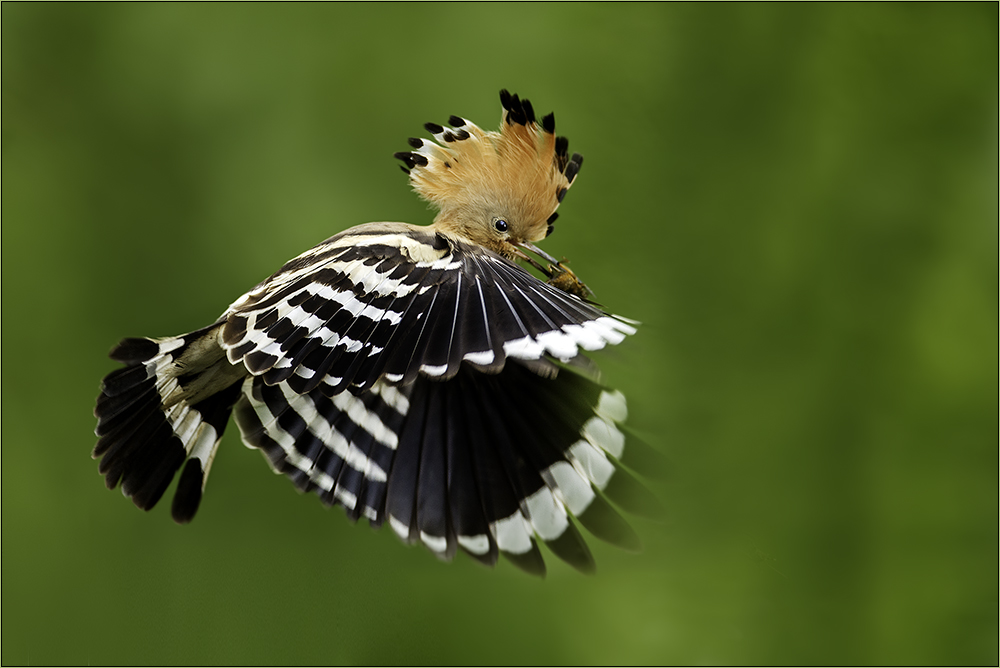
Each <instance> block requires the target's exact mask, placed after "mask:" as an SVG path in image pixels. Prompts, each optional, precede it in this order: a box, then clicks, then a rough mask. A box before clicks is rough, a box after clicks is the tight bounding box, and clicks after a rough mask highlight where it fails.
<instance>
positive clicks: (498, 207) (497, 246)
mask: <svg viewBox="0 0 1000 668" xmlns="http://www.w3.org/2000/svg"><path fill="white" fill-rule="evenodd" d="M501 102H502V104H503V107H504V111H503V116H502V119H501V128H500V131H499V132H489V131H484V130H482V129H481V128H479V127H478V126H477V125H475V124H474V123H472V122H471V121H468V120H465V119H463V118H459V117H457V116H452V117H451V119H450V123H451V125H452V126H453V129H445V128H443V127H441V126H438V125H435V124H433V123H428V124H427V125H426V127H427V129H428V130H429V131H430V132H431V133H432V134H433V135H434V139H435V141H433V142H432V141H427V140H421V139H412V140H410V144H411V146H413V147H414V149H415V150H414V151H412V152H408V153H399V154H397V157H399V158H400V159H401V160H403V161H404V162H405V163H406V164H407V167H409V169H408V170H407V171H408V172H409V174H410V183H411V184H412V185H413V188H414V190H416V191H417V193H418V194H419V195H420V196H421V197H422V198H424V199H425V200H427V201H428V202H430V203H431V204H433V205H434V206H435V207H436V208H437V209H438V210H439V212H438V214H437V216H436V217H435V219H434V227H435V228H437V229H439V230H441V231H443V232H447V233H450V234H454V235H457V236H460V237H463V238H466V239H468V240H470V241H472V242H474V243H476V244H478V245H480V246H484V247H486V248H489V249H490V250H492V251H494V252H496V253H499V254H501V255H503V256H505V257H508V258H510V257H513V256H514V255H516V253H517V251H516V247H518V246H520V245H522V244H525V243H531V242H534V241H539V240H541V239H543V238H545V236H546V235H547V234H548V233H549V232H550V231H551V222H552V221H553V220H554V219H555V216H554V214H555V211H556V209H557V208H558V207H559V202H560V201H561V199H562V196H563V195H564V194H565V192H566V190H567V189H568V188H569V187H570V185H571V184H572V182H573V178H574V177H575V176H576V172H577V170H578V169H579V166H580V163H581V162H582V160H583V158H582V156H580V155H579V154H574V155H573V157H572V158H567V155H566V144H567V142H566V140H565V139H563V138H557V137H556V135H555V118H554V116H553V115H552V114H549V115H548V116H546V117H545V118H543V119H542V123H541V125H539V124H538V123H537V122H536V121H535V116H534V111H533V110H532V108H531V104H530V102H528V100H520V99H518V97H517V96H516V95H514V96H511V95H509V94H506V92H504V93H502V94H501ZM497 221H501V222H500V223H498V222H497Z"/></svg>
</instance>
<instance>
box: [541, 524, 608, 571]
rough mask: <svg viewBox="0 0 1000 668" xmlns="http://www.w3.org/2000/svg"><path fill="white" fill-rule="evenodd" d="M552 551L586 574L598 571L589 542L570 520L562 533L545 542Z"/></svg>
mask: <svg viewBox="0 0 1000 668" xmlns="http://www.w3.org/2000/svg"><path fill="white" fill-rule="evenodd" d="M545 544H546V545H547V546H548V548H549V549H550V550H552V553H553V554H555V555H556V556H557V557H559V558H560V559H562V560H563V561H565V562H566V563H567V564H569V565H570V566H572V567H573V568H575V569H576V570H578V571H580V572H581V573H583V574H584V575H593V574H594V573H596V572H597V564H596V562H595V561H594V555H593V554H591V552H590V548H589V547H587V542H586V541H585V540H584V538H583V536H582V535H580V530H579V529H577V528H576V526H575V525H574V524H573V523H572V522H570V523H569V525H567V527H566V530H565V531H563V533H562V535H560V536H559V537H558V538H555V539H553V540H550V541H546V543H545Z"/></svg>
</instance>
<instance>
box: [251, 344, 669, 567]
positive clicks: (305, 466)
mask: <svg viewBox="0 0 1000 668" xmlns="http://www.w3.org/2000/svg"><path fill="white" fill-rule="evenodd" d="M625 414H626V407H625V399H624V397H623V396H622V395H621V394H620V393H618V392H615V391H611V390H607V389H606V388H603V387H601V386H600V385H598V384H597V383H595V382H594V381H592V380H590V379H589V378H586V377H584V376H581V375H579V374H577V373H575V372H574V371H572V370H570V369H566V368H562V369H559V372H558V373H557V374H556V375H555V376H553V377H540V376H538V375H536V374H535V373H534V372H533V371H531V370H530V369H528V368H527V367H525V366H523V365H522V364H520V363H517V362H514V363H510V364H507V365H506V366H505V367H504V369H503V370H502V371H501V372H500V373H498V374H483V373H480V372H477V371H475V370H474V369H472V368H471V367H468V366H463V367H462V368H461V369H460V370H459V372H458V373H457V374H456V376H455V377H454V378H452V379H451V380H450V381H448V382H436V381H435V380H432V379H431V378H427V377H418V378H417V380H416V381H415V382H414V383H412V384H409V385H404V386H396V385H392V384H389V383H387V382H385V381H378V382H376V383H375V384H373V386H372V388H371V389H370V390H369V391H366V392H361V393H359V394H355V393H352V392H345V393H342V394H338V395H336V396H333V397H330V396H327V395H326V393H325V392H324V391H323V388H318V389H316V390H314V391H313V392H310V393H308V394H298V393H296V392H295V391H294V390H292V389H291V388H290V387H289V386H288V385H287V384H284V383H282V384H278V385H274V386H271V385H267V383H266V382H264V380H263V379H262V378H260V377H251V378H248V379H247V380H246V381H245V385H244V397H243V399H241V402H240V403H239V404H238V405H237V407H236V420H237V424H238V425H239V427H240V430H241V432H242V435H243V439H244V440H245V441H246V442H247V444H248V445H251V446H255V447H258V448H261V449H262V450H263V451H264V453H265V454H266V456H267V458H268V460H269V461H270V463H271V465H272V467H273V468H274V470H275V471H276V472H279V473H284V474H286V475H288V476H289V477H290V478H292V480H293V481H294V482H295V483H296V484H297V486H298V487H299V488H300V489H302V490H304V491H315V492H316V493H317V494H318V495H319V496H320V498H321V499H323V500H324V501H325V502H326V503H328V504H331V505H332V504H338V505H343V506H344V507H345V508H346V510H347V512H348V515H349V516H350V517H352V518H354V519H357V518H358V517H367V518H368V519H369V521H370V522H371V523H372V524H373V525H375V526H378V525H381V524H382V523H383V522H388V523H389V525H390V526H391V527H392V528H393V530H394V531H395V532H396V533H397V534H398V535H399V536H400V537H401V538H402V539H403V540H405V541H407V542H418V541H419V542H422V543H424V544H425V545H426V546H427V547H428V548H430V549H431V550H432V551H433V552H434V553H435V554H437V555H438V556H440V557H442V558H451V557H452V556H453V555H454V553H455V552H456V550H457V549H458V548H461V549H462V550H464V551H465V552H467V553H469V554H470V555H472V556H473V557H475V558H477V559H479V560H480V561H483V562H485V563H487V564H492V563H494V562H495V561H496V559H497V555H498V554H499V553H503V554H505V555H506V556H508V557H509V558H511V559H512V560H513V561H514V562H515V563H516V564H517V565H519V566H520V567H522V568H524V569H525V570H528V571H530V572H535V573H543V572H544V569H545V567H544V562H543V561H542V557H541V553H540V552H539V550H538V545H537V541H538V540H541V541H543V542H545V543H546V544H548V545H549V547H550V548H551V549H552V551H553V552H554V553H556V554H557V555H558V556H559V557H561V558H563V559H564V560H566V561H567V562H569V563H570V564H572V565H573V566H575V567H577V568H579V569H581V570H584V571H589V570H592V569H593V559H592V557H591V554H590V551H589V549H588V547H587V545H586V543H585V542H584V540H583V538H582V536H581V535H580V533H579V531H578V529H577V527H576V521H579V523H580V524H582V525H583V526H585V527H586V528H588V529H589V530H590V531H591V532H592V533H593V534H594V535H597V536H598V537H600V538H602V539H605V540H608V541H610V542H613V543H615V544H618V545H622V546H624V547H632V548H635V547H637V545H638V538H637V536H636V535H635V534H634V532H633V531H632V529H631V528H630V527H629V526H628V524H626V523H625V521H624V520H622V519H621V517H620V516H619V515H618V514H617V513H616V512H615V511H614V510H613V509H612V507H611V506H610V505H609V504H608V502H607V501H606V500H605V494H606V495H607V496H608V497H609V498H611V499H612V500H615V501H618V500H619V498H616V489H627V490H633V492H630V493H632V494H633V496H634V489H641V487H636V486H635V485H631V486H630V482H634V479H633V478H631V476H630V474H629V473H628V472H627V471H625V470H623V469H621V468H620V466H619V465H618V460H619V459H620V458H621V457H622V451H623V448H624V440H625V439H624V436H623V434H622V432H621V431H620V430H619V429H618V424H619V422H621V421H623V420H624V419H625ZM612 476H614V477H612ZM612 480H614V481H615V483H616V484H611V481H612ZM654 503H655V501H654ZM574 518H575V519H574Z"/></svg>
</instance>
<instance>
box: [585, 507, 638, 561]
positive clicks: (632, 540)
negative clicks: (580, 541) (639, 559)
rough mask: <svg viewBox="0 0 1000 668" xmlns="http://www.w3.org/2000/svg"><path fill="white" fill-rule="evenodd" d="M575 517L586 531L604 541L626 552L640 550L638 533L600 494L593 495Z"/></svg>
mask: <svg viewBox="0 0 1000 668" xmlns="http://www.w3.org/2000/svg"><path fill="white" fill-rule="evenodd" d="M577 519H578V520H579V521H580V524H582V525H583V526H584V527H586V529H587V531H589V532H590V533H592V534H594V535H595V536H596V537H598V538H600V539H601V540H603V541H604V542H606V543H611V544H612V545H615V546H617V547H620V548H621V549H623V550H626V551H627V552H641V551H642V540H641V539H640V538H639V534H637V533H636V532H635V529H633V528H632V526H631V525H630V524H629V523H628V522H626V521H625V519H624V518H623V517H622V516H621V515H619V514H618V511H616V510H615V509H614V508H613V507H612V506H611V504H610V503H608V502H607V500H606V499H605V498H604V497H603V496H602V495H601V494H597V495H596V496H595V497H594V500H593V501H591V502H590V505H589V506H587V509H586V510H584V511H583V512H582V513H580V514H579V515H578V516H577Z"/></svg>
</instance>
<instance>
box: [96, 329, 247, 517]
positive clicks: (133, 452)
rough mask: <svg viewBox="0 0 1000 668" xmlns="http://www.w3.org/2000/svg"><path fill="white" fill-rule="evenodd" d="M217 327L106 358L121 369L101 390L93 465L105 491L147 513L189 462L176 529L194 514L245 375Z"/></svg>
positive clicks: (136, 345)
mask: <svg viewBox="0 0 1000 668" xmlns="http://www.w3.org/2000/svg"><path fill="white" fill-rule="evenodd" d="M220 327H221V325H220V324H218V323H217V324H215V325H212V326H210V327H206V328H204V329H200V330H198V331H195V332H192V333H190V334H185V335H183V336H177V337H172V338H166V339H147V338H135V339H124V340H122V341H121V343H119V344H118V345H117V346H116V347H115V348H114V349H113V350H112V351H111V353H110V357H111V359H113V360H115V361H118V362H123V363H124V364H125V367H124V368H121V369H118V370H116V371H112V372H111V373H109V374H108V375H107V376H105V378H104V380H103V382H102V383H101V394H100V396H99V397H98V398H97V406H96V407H95V409H94V415H95V416H96V417H97V419H98V421H97V429H96V430H95V433H96V434H97V436H98V437H99V438H98V441H97V445H96V446H94V451H93V455H92V456H93V457H94V458H95V459H97V458H99V457H100V458H101V463H100V467H99V470H100V472H101V474H102V475H104V477H105V482H106V483H107V486H108V488H109V489H114V487H115V486H117V485H118V483H119V482H121V485H122V493H123V494H124V495H125V496H127V497H129V498H131V499H132V501H133V502H134V503H135V505H137V506H138V507H139V508H142V509H143V510H149V509H150V508H152V507H153V506H155V505H156V503H157V502H158V501H159V500H160V497H162V496H163V493H164V492H165V491H166V489H167V487H168V486H169V485H170V481H171V480H173V478H174V475H175V474H176V473H177V470H178V469H179V468H180V467H181V465H182V464H184V462H185V461H187V464H186V465H185V466H184V471H183V473H182V474H181V479H180V482H179V483H178V485H177V491H176V493H175V495H174V502H173V507H172V514H173V518H174V520H175V521H177V522H180V523H186V522H190V521H191V519H192V518H193V517H194V514H195V512H196V511H197V510H198V504H199V503H200V501H201V496H202V492H203V491H204V488H205V482H206V480H207V478H208V471H209V467H210V466H211V464H212V459H213V458H214V457H215V452H216V449H217V448H218V445H219V441H220V440H221V438H222V434H223V432H224V431H225V428H226V423H228V421H229V415H230V413H231V412H232V406H233V404H234V403H235V401H236V399H237V398H238V396H239V391H240V385H241V383H240V382H238V381H240V380H241V379H242V378H243V376H245V375H246V371H245V369H244V368H243V366H242V365H240V366H238V367H235V366H233V365H231V364H229V362H228V361H227V360H226V357H225V353H224V352H223V350H222V348H221V347H220V346H219V344H218V333H219V329H220Z"/></svg>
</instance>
